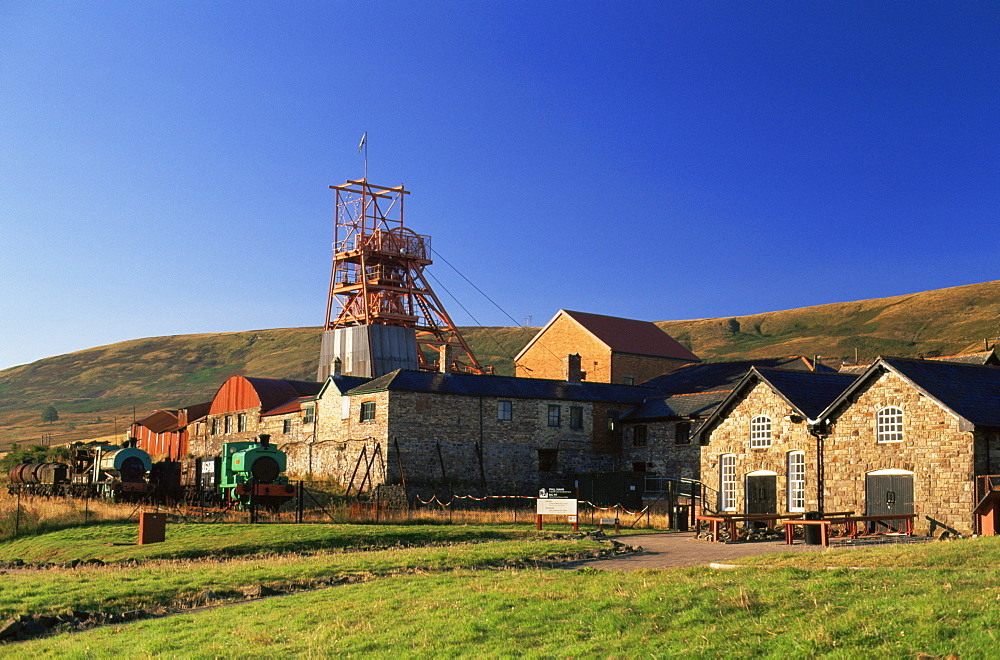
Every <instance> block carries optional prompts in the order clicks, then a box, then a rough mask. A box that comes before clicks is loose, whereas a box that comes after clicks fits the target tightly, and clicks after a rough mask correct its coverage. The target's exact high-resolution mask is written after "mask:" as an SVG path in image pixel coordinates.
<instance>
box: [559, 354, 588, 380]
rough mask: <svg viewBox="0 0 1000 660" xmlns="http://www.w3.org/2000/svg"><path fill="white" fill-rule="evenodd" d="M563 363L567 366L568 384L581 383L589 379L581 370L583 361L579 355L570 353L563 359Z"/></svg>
mask: <svg viewBox="0 0 1000 660" xmlns="http://www.w3.org/2000/svg"><path fill="white" fill-rule="evenodd" d="M563 362H564V363H565V364H566V382H567V383H579V382H580V381H582V380H583V379H584V378H586V377H587V372H586V371H583V370H582V369H580V363H581V360H580V354H579V353H570V354H569V355H567V356H566V357H565V358H563Z"/></svg>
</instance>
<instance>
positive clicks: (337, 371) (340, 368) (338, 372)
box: [333, 357, 344, 376]
mask: <svg viewBox="0 0 1000 660" xmlns="http://www.w3.org/2000/svg"><path fill="white" fill-rule="evenodd" d="M333 375H334V376H343V375H344V363H343V362H342V361H341V360H340V358H339V357H335V358H333Z"/></svg>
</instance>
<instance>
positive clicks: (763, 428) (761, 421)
mask: <svg viewBox="0 0 1000 660" xmlns="http://www.w3.org/2000/svg"><path fill="white" fill-rule="evenodd" d="M770 446H771V418H770V417H768V416H767V415H760V416H758V417H754V418H753V419H751V420H750V448H751V449H756V448H758V447H770Z"/></svg>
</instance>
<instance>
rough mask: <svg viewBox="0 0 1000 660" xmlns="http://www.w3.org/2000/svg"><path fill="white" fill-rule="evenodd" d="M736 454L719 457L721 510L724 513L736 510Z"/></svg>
mask: <svg viewBox="0 0 1000 660" xmlns="http://www.w3.org/2000/svg"><path fill="white" fill-rule="evenodd" d="M736 488H737V481H736V454H723V455H722V456H720V457H719V497H720V498H721V501H720V502H719V508H720V509H721V510H723V511H735V510H736Z"/></svg>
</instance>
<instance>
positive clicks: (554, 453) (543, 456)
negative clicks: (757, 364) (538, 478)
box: [538, 449, 559, 472]
mask: <svg viewBox="0 0 1000 660" xmlns="http://www.w3.org/2000/svg"><path fill="white" fill-rule="evenodd" d="M558 458H559V451H558V450H556V449H539V450H538V471H539V472H555V471H556V467H557V462H558Z"/></svg>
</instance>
